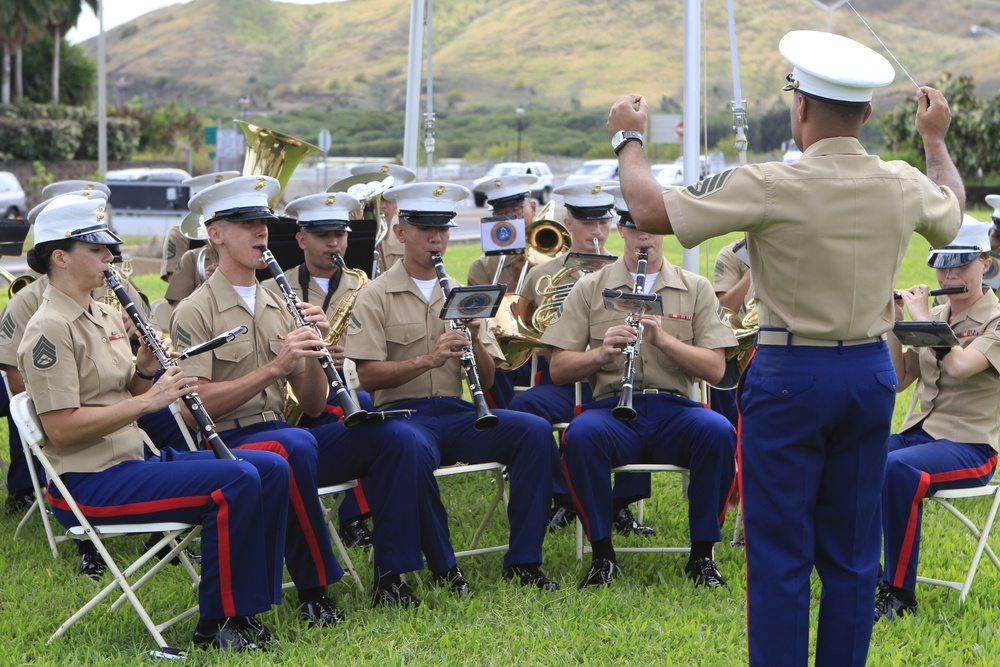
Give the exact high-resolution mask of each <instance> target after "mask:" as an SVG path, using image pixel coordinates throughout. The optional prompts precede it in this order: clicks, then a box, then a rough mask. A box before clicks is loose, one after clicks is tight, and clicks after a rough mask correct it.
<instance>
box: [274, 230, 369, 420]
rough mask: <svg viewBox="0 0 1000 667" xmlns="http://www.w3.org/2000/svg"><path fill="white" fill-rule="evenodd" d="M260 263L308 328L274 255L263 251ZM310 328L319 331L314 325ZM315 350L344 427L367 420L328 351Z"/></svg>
mask: <svg viewBox="0 0 1000 667" xmlns="http://www.w3.org/2000/svg"><path fill="white" fill-rule="evenodd" d="M260 261H262V262H263V263H264V264H265V265H267V270H268V271H270V272H271V277H273V278H274V280H275V282H277V283H278V287H279V288H281V295H282V296H283V297H285V306H286V307H287V308H288V312H289V313H291V314H292V317H293V318H295V323H296V325H297V326H300V327H305V326H310V325H309V324H308V323H307V322H306V321H305V319H303V317H302V313H300V312H299V309H298V308H297V307H296V304H298V302H299V299H298V297H297V296H295V292H293V291H292V286H291V285H289V284H288V279H287V278H286V277H285V273H284V271H282V270H281V266H279V265H278V261H277V260H276V259H275V258H274V254H273V253H272V252H271V251H270V250H264V253H263V254H262V255H261V258H260ZM312 326H313V328H315V329H316V330H317V331H319V329H318V328H317V327H316V325H312ZM316 349H317V350H320V351H322V353H323V356H321V357H319V359H317V361H319V365H320V366H321V367H322V368H323V372H324V373H326V380H327V382H328V383H329V384H330V389H331V391H333V392H334V394H335V395H336V397H337V401H339V402H340V407H341V409H342V410H343V411H344V426H347V427H348V428H350V427H352V426H357V425H358V424H361V423H363V422H364V421H365V420H366V419H367V418H368V412H367V411H365V410H362V409H361V408H360V407H358V404H357V403H356V402H355V401H354V397H353V396H351V392H350V391H348V390H347V387H345V386H344V383H343V382H342V381H341V379H340V373H338V372H337V368H336V367H335V366H334V365H333V357H332V356H331V355H330V351H329V350H328V349H326V347H324V346H322V345H320V346H317V347H316Z"/></svg>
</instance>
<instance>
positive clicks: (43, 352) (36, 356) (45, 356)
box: [31, 335, 56, 371]
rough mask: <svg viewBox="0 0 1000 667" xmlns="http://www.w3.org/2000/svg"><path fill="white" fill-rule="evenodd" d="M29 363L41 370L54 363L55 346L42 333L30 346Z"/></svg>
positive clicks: (50, 366)
mask: <svg viewBox="0 0 1000 667" xmlns="http://www.w3.org/2000/svg"><path fill="white" fill-rule="evenodd" d="M31 363H33V364H34V365H35V368H37V369H39V370H42V371H44V370H46V369H48V368H52V367H53V366H55V365H56V346H55V345H53V344H52V341H50V340H49V339H48V338H46V337H45V336H44V335H43V336H42V337H41V338H39V339H38V342H37V343H35V346H34V347H33V348H31Z"/></svg>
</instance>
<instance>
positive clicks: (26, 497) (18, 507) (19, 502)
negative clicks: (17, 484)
mask: <svg viewBox="0 0 1000 667" xmlns="http://www.w3.org/2000/svg"><path fill="white" fill-rule="evenodd" d="M33 502H35V494H34V493H32V492H31V491H17V492H15V493H12V494H11V495H9V496H7V499H6V500H5V501H3V508H4V511H6V512H7V514H10V515H11V516H18V515H20V514H24V513H25V512H27V511H28V508H29V507H31V504H32V503H33Z"/></svg>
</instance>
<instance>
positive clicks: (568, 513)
mask: <svg viewBox="0 0 1000 667" xmlns="http://www.w3.org/2000/svg"><path fill="white" fill-rule="evenodd" d="M575 519H576V510H573V509H570V508H568V507H563V506H561V505H556V506H555V507H553V508H552V511H551V512H549V532H550V533H554V532H556V531H557V530H561V529H563V528H565V527H566V526H568V525H570V524H571V523H573V521H574V520H575Z"/></svg>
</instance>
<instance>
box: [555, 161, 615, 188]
mask: <svg viewBox="0 0 1000 667" xmlns="http://www.w3.org/2000/svg"><path fill="white" fill-rule="evenodd" d="M617 180H618V160H586V161H584V163H583V164H582V165H580V168H579V169H577V170H576V171H574V172H573V173H572V174H570V175H569V176H567V177H566V183H565V184H564V185H573V184H574V183H589V182H590V181H617Z"/></svg>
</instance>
